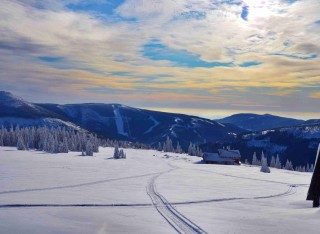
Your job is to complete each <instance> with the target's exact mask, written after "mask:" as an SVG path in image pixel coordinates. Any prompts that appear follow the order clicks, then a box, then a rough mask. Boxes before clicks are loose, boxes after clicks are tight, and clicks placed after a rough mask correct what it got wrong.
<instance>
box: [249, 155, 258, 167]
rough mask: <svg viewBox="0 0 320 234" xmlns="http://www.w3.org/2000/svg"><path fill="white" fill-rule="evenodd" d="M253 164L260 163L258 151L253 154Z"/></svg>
mask: <svg viewBox="0 0 320 234" xmlns="http://www.w3.org/2000/svg"><path fill="white" fill-rule="evenodd" d="M251 164H252V165H258V159H257V154H256V152H254V153H253V156H252V163H251Z"/></svg>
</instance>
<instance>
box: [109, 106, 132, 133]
mask: <svg viewBox="0 0 320 234" xmlns="http://www.w3.org/2000/svg"><path fill="white" fill-rule="evenodd" d="M112 107H113V113H114V120H115V122H116V126H117V131H118V134H120V135H123V136H128V133H126V132H125V131H124V123H123V118H122V115H121V113H120V110H119V106H117V105H112Z"/></svg>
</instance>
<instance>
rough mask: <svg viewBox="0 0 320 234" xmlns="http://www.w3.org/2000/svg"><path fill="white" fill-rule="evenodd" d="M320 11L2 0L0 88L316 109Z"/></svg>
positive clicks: (281, 4)
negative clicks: (315, 88) (22, 85)
mask: <svg viewBox="0 0 320 234" xmlns="http://www.w3.org/2000/svg"><path fill="white" fill-rule="evenodd" d="M108 6H110V7H108ZM318 12H320V6H319V3H318V1H317V0H305V1H284V0H270V1H262V0H243V1H225V0H217V1H209V0H208V1H200V2H199V1H195V0H181V1H174V0H170V1H148V0H138V1H133V0H127V1H123V2H117V4H116V2H114V1H111V2H110V1H104V0H96V1H90V4H89V3H88V2H87V1H83V0H68V1H60V0H59V1H47V0H45V1H37V0H22V1H16V0H13V1H8V0H4V1H3V2H2V6H1V8H0V68H1V76H0V81H1V85H0V88H1V87H3V88H8V87H9V88H11V89H12V90H18V91H19V92H20V93H21V92H25V93H26V94H29V96H30V97H31V96H32V95H34V97H33V98H34V99H36V98H37V97H36V95H37V92H33V93H34V94H31V90H32V91H34V90H37V89H38V90H43V95H45V93H47V95H48V96H50V95H51V96H52V98H53V97H54V96H56V93H57V92H58V93H61V94H63V93H64V92H67V93H70V96H71V95H72V94H73V95H74V96H75V97H76V98H75V100H80V99H81V97H82V96H83V97H85V99H86V100H88V99H90V100H98V101H104V102H106V101H117V99H118V100H121V101H123V102H126V103H127V104H130V103H131V104H132V105H139V106H141V103H143V105H148V106H150V105H152V104H154V105H163V104H161V103H166V104H167V105H169V104H170V102H171V103H176V104H177V105H185V106H188V107H190V108H192V107H193V108H194V107H195V106H196V105H199V104H198V103H201V105H202V106H203V107H206V108H207V107H209V108H215V107H219V108H220V107H221V105H224V106H227V107H228V108H233V107H234V106H235V104H241V105H247V107H250V106H251V108H253V109H263V108H271V109H272V108H273V107H274V108H275V109H277V108H278V107H277V106H278V103H279V106H282V107H283V108H285V109H292V106H293V105H294V103H298V104H299V105H301V107H296V108H297V109H299V108H300V109H299V110H300V111H302V110H314V109H315V107H316V106H317V103H316V102H313V101H314V99H315V98H314V97H316V96H317V95H318V94H317V92H314V91H311V90H310V89H312V88H314V87H318V86H319V83H320V68H319V64H320V59H319V55H320V47H319V45H318V44H319V43H318V42H319V41H320V27H319V24H318V23H316V22H318V21H319V16H318ZM22 82H23V83H25V84H26V89H25V90H23V88H21V83H22ZM27 89H28V90H27ZM146 93H148V94H150V95H146ZM310 93H313V94H311V95H310ZM297 94H299V98H300V99H299V100H297V99H296V98H297V97H296V96H295V95H297ZM284 97H285V98H284ZM77 98H78V99H77ZM235 98H236V99H237V101H238V103H234V99H235ZM281 98H282V99H283V100H281ZM68 100H70V99H68ZM250 100H255V102H254V103H253V102H251V101H250ZM61 101H65V99H64V100H61ZM272 102H274V103H277V104H276V105H273V104H272ZM231 104H233V105H231ZM289 107H290V108H289Z"/></svg>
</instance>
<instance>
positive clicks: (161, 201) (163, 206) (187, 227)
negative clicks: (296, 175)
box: [0, 162, 306, 233]
mask: <svg viewBox="0 0 320 234" xmlns="http://www.w3.org/2000/svg"><path fill="white" fill-rule="evenodd" d="M169 166H171V167H173V169H170V170H167V171H164V172H157V173H149V174H143V175H137V176H130V177H122V178H114V179H107V180H100V181H94V182H89V183H82V184H76V185H68V186H57V187H47V188H36V189H23V190H12V191H4V192H0V195H1V194H8V193H24V192H33V191H45V190H55V189H67V188H75V187H82V186H90V185H95V184H100V183H106V182H112V181H119V180H126V179H134V178H140V177H145V176H151V175H154V177H153V178H152V179H151V181H150V183H149V184H148V186H147V193H148V195H149V197H150V198H151V201H152V204H150V203H131V204H130V203H111V204H110V203H109V204H88V203H82V204H1V205H0V208H32V207H33V208H36V207H155V208H156V209H157V211H158V212H159V213H160V214H161V216H163V218H164V219H165V220H166V221H167V222H168V223H169V224H170V225H171V226H172V227H173V228H174V229H175V230H176V231H177V232H178V233H206V232H205V231H204V230H202V229H201V228H200V227H199V226H197V225H196V224H195V223H193V222H192V221H191V220H189V219H188V218H186V217H185V216H184V215H183V214H181V213H180V212H179V211H177V210H176V209H175V208H174V207H173V206H172V205H193V204H195V205H196V204H203V203H213V202H225V201H234V200H251V199H267V198H275V197H284V196H290V195H293V194H295V193H296V192H297V187H300V186H306V184H288V183H283V182H278V181H271V180H262V179H254V178H247V177H241V176H232V175H228V174H223V173H217V172H212V171H207V170H199V169H191V170H198V171H203V172H208V173H214V174H218V175H221V176H227V177H236V178H239V179H249V180H258V181H262V182H270V183H277V184H283V185H287V186H289V188H288V189H287V191H285V192H282V193H278V194H274V195H268V196H256V197H231V198H214V199H205V200H196V201H183V202H172V203H170V202H169V201H168V200H167V199H166V198H165V197H163V196H162V195H161V194H160V193H159V192H158V191H157V190H156V186H155V180H156V179H157V178H158V177H159V176H161V175H162V174H165V173H168V172H171V171H173V170H175V169H182V170H184V169H186V168H180V167H177V166H174V165H172V164H171V163H170V162H169Z"/></svg>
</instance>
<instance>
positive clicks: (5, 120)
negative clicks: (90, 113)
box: [0, 117, 80, 130]
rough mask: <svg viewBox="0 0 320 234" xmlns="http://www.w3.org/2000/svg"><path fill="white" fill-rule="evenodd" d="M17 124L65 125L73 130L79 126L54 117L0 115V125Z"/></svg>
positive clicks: (25, 125) (27, 125) (28, 125)
mask: <svg viewBox="0 0 320 234" xmlns="http://www.w3.org/2000/svg"><path fill="white" fill-rule="evenodd" d="M11 125H14V126H15V125H17V126H20V127H33V126H48V127H67V128H71V129H75V130H79V129H80V127H79V126H77V125H75V124H73V123H71V122H68V121H63V120H61V119H55V118H37V119H26V118H17V117H0V126H11Z"/></svg>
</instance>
